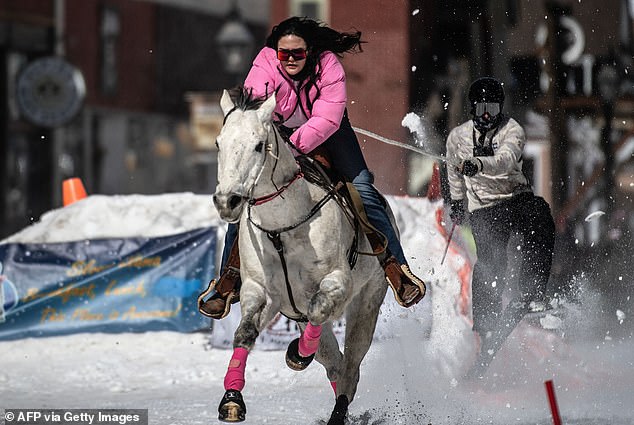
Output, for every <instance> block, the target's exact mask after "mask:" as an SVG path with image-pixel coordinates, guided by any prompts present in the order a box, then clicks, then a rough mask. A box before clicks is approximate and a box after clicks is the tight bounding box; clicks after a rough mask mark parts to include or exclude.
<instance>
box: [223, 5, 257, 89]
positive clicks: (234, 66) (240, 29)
mask: <svg viewBox="0 0 634 425" xmlns="http://www.w3.org/2000/svg"><path fill="white" fill-rule="evenodd" d="M216 44H217V46H218V50H219V51H220V54H221V55H222V57H223V59H224V67H225V71H226V72H227V73H229V74H231V75H232V76H234V78H235V80H236V81H237V83H238V84H239V83H240V80H241V77H243V74H244V73H245V72H246V70H247V67H248V65H249V60H250V59H251V51H252V49H253V44H254V43H253V35H252V34H251V32H250V31H249V28H247V26H246V25H245V24H244V21H243V20H242V16H241V15H240V11H239V10H238V6H237V4H236V2H235V1H234V2H233V5H232V7H231V10H230V12H229V14H228V15H227V17H226V18H225V23H224V25H223V26H222V28H220V31H218V35H217V36H216Z"/></svg>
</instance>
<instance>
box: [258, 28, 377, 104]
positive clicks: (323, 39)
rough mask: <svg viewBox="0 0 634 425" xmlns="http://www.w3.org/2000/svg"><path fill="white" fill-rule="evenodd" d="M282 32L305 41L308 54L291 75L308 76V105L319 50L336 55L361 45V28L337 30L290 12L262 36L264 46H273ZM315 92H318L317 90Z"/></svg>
mask: <svg viewBox="0 0 634 425" xmlns="http://www.w3.org/2000/svg"><path fill="white" fill-rule="evenodd" d="M285 35H296V36H298V37H301V38H302V39H304V41H305V42H306V46H307V47H308V56H307V57H306V65H304V69H302V71H301V72H300V73H299V74H297V75H296V76H294V77H293V78H294V79H296V80H299V81H302V80H305V79H307V80H308V83H307V84H306V85H305V86H304V90H305V92H306V99H307V100H308V107H309V108H310V109H312V100H311V99H310V98H309V96H308V92H309V90H310V88H311V87H313V86H315V82H316V81H317V79H318V78H319V76H320V74H321V69H320V67H319V57H320V56H321V54H322V53H323V52H333V53H334V54H336V55H337V56H339V57H342V56H343V54H344V53H358V52H362V51H363V49H362V47H361V44H363V43H365V41H362V40H361V31H354V32H339V31H336V30H334V29H332V28H329V27H328V26H326V25H325V24H324V23H322V22H319V21H315V20H313V19H310V18H306V17H298V16H294V17H292V18H288V19H286V20H284V21H282V22H280V23H279V24H278V25H276V26H275V27H273V30H272V31H271V34H270V35H269V36H268V37H267V38H266V46H267V47H270V48H272V49H275V50H277V43H278V42H279V40H280V38H282V37H284V36H285ZM317 96H319V93H317Z"/></svg>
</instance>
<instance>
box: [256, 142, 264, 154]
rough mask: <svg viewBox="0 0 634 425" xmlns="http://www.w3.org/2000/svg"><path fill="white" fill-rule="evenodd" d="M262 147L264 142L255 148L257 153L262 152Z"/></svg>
mask: <svg viewBox="0 0 634 425" xmlns="http://www.w3.org/2000/svg"><path fill="white" fill-rule="evenodd" d="M262 147H264V142H260V143H258V144H257V146H256V147H255V151H256V152H262Z"/></svg>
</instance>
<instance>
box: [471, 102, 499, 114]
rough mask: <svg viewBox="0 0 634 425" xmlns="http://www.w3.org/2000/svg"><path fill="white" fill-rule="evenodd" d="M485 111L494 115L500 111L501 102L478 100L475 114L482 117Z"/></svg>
mask: <svg viewBox="0 0 634 425" xmlns="http://www.w3.org/2000/svg"><path fill="white" fill-rule="evenodd" d="M485 113H488V114H489V115H491V116H492V117H494V116H496V115H497V114H499V113H500V104H499V103H489V102H478V103H476V104H475V114H476V116H477V117H481V116H482V115H484V114H485Z"/></svg>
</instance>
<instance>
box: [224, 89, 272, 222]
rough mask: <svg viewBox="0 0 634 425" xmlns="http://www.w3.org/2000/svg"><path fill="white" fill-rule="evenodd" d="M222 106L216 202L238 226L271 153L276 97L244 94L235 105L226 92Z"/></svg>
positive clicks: (226, 217) (226, 216)
mask: <svg viewBox="0 0 634 425" xmlns="http://www.w3.org/2000/svg"><path fill="white" fill-rule="evenodd" d="M220 107H221V108H222V112H223V115H224V120H225V122H224V125H223V127H222V130H221V131H220V135H218V138H217V139H216V145H217V147H218V185H217V187H216V193H215V194H214V196H213V200H214V205H215V206H216V209H217V210H218V214H219V215H220V217H221V218H222V219H223V220H226V221H228V222H230V223H235V222H237V221H238V220H239V219H240V215H241V213H242V210H243V209H244V205H245V203H246V201H247V200H248V199H249V198H251V197H252V195H253V194H252V191H253V188H254V187H255V184H256V183H257V181H258V179H259V177H260V174H261V173H262V171H263V169H264V166H265V160H266V156H267V155H268V154H269V153H270V149H271V147H270V142H269V137H270V136H271V134H272V132H273V122H272V114H273V110H274V109H275V96H271V97H269V98H268V99H267V100H265V101H262V100H261V99H260V100H258V99H252V98H251V97H250V96H249V94H248V93H247V92H245V91H243V92H242V93H241V95H240V97H239V98H238V99H237V100H236V102H235V103H234V101H233V100H232V99H231V96H230V95H229V93H228V92H227V91H226V90H225V91H224V92H223V94H222V98H221V99H220Z"/></svg>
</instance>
